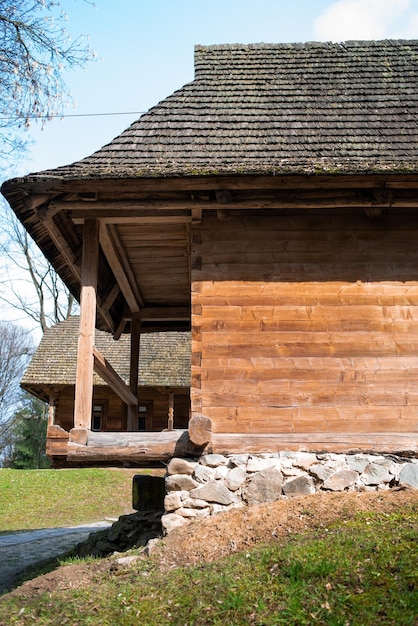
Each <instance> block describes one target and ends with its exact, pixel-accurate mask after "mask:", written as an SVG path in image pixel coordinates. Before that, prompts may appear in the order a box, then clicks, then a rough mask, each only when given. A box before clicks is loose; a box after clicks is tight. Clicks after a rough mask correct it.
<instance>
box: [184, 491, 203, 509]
mask: <svg viewBox="0 0 418 626" xmlns="http://www.w3.org/2000/svg"><path fill="white" fill-rule="evenodd" d="M187 495H189V494H187ZM183 506H187V507H188V508H189V509H204V508H206V507H207V506H209V505H208V503H207V502H206V500H199V498H190V497H189V498H186V499H185V500H184V501H183Z"/></svg>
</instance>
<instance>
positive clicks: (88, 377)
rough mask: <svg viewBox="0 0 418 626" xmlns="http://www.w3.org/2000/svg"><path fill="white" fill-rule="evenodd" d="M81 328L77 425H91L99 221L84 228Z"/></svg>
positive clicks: (78, 357)
mask: <svg viewBox="0 0 418 626" xmlns="http://www.w3.org/2000/svg"><path fill="white" fill-rule="evenodd" d="M83 235H84V236H83V256H82V270H81V298H80V330H79V338H78V350H77V374H76V383H75V404H74V426H75V428H81V429H90V423H91V410H92V400H93V366H94V357H93V348H94V336H95V324H96V291H97V272H98V266H99V223H98V222H97V220H86V221H85V224H84V231H83Z"/></svg>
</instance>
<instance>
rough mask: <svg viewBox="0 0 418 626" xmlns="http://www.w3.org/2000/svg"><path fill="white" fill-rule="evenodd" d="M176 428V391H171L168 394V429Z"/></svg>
mask: <svg viewBox="0 0 418 626" xmlns="http://www.w3.org/2000/svg"><path fill="white" fill-rule="evenodd" d="M173 429H174V393H173V392H172V391H170V393H169V394H168V424H167V430H173Z"/></svg>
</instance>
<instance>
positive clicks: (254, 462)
mask: <svg viewBox="0 0 418 626" xmlns="http://www.w3.org/2000/svg"><path fill="white" fill-rule="evenodd" d="M276 466H277V459H273V458H272V457H267V458H262V457H261V456H250V458H249V459H248V461H247V472H262V471H264V470H266V469H270V468H271V467H276Z"/></svg>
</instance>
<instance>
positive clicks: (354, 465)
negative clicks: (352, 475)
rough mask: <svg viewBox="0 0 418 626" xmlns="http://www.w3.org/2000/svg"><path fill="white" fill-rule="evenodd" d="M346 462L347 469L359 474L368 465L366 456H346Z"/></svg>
mask: <svg viewBox="0 0 418 626" xmlns="http://www.w3.org/2000/svg"><path fill="white" fill-rule="evenodd" d="M346 462H347V466H348V468H349V469H351V470H353V471H354V472H358V473H359V474H361V473H362V472H364V470H365V469H366V467H367V466H368V464H369V457H368V456H367V455H366V454H347V455H346Z"/></svg>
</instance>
